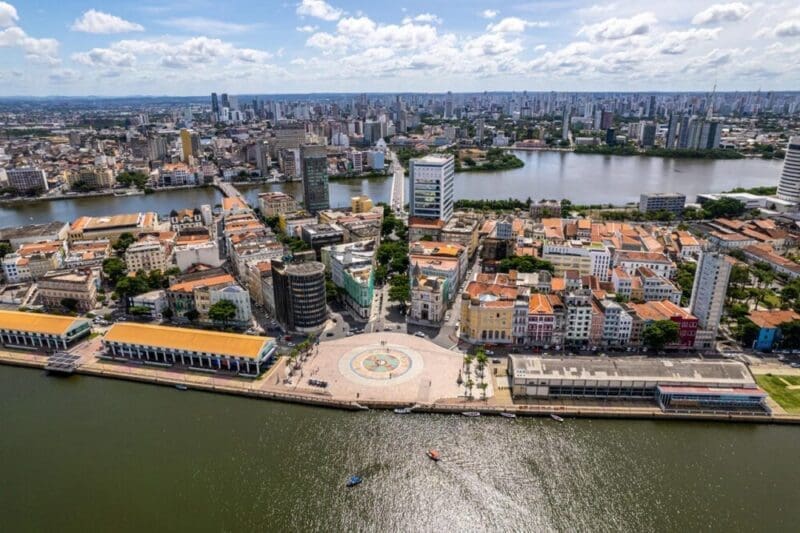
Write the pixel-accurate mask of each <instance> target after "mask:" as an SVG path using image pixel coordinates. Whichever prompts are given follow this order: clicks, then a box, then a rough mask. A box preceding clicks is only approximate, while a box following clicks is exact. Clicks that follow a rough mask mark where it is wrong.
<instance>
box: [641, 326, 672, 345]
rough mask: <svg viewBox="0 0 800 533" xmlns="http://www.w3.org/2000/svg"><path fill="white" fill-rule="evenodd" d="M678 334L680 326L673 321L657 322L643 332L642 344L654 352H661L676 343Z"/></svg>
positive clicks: (646, 327)
mask: <svg viewBox="0 0 800 533" xmlns="http://www.w3.org/2000/svg"><path fill="white" fill-rule="evenodd" d="M678 333H679V330H678V324H677V323H675V322H673V321H672V320H656V321H654V322H650V323H649V324H648V325H647V326H645V328H644V330H642V342H644V344H645V345H646V346H647V347H649V348H652V349H653V350H661V349H663V348H664V346H666V345H667V344H672V343H673V342H676V341H677V340H678V338H679V335H678Z"/></svg>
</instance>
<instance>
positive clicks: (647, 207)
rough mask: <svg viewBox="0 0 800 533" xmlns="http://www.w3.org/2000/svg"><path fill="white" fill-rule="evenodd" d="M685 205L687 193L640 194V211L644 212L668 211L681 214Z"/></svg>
mask: <svg viewBox="0 0 800 533" xmlns="http://www.w3.org/2000/svg"><path fill="white" fill-rule="evenodd" d="M685 205H686V195H685V194H680V193H677V192H656V193H643V194H642V195H641V196H639V211H641V212H643V213H649V212H652V211H668V212H670V213H674V214H675V215H680V214H681V213H683V207H684V206H685Z"/></svg>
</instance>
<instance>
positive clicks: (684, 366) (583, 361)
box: [509, 354, 755, 387]
mask: <svg viewBox="0 0 800 533" xmlns="http://www.w3.org/2000/svg"><path fill="white" fill-rule="evenodd" d="M509 357H510V358H511V362H512V365H513V366H512V368H513V369H514V378H522V379H526V378H527V379H536V378H551V379H565V380H571V379H575V380H580V379H603V380H613V381H634V380H636V381H641V380H646V381H657V382H659V383H674V384H684V385H706V386H709V385H716V386H720V385H729V386H738V387H754V386H755V382H754V381H753V378H752V376H751V375H750V372H749V371H748V370H747V367H745V366H744V365H743V364H742V363H739V362H738V361H700V360H694V359H691V360H688V359H683V360H682V359H632V358H606V357H604V358H596V359H595V358H583V357H570V358H542V357H531V356H523V355H515V354H511V355H510V356H509Z"/></svg>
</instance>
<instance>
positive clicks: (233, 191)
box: [214, 177, 244, 199]
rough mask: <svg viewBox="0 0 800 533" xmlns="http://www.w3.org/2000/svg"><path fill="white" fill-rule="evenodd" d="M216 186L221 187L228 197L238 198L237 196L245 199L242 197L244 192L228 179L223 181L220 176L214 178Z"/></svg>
mask: <svg viewBox="0 0 800 533" xmlns="http://www.w3.org/2000/svg"><path fill="white" fill-rule="evenodd" d="M214 187H216V188H217V189H219V191H220V192H221V193H222V194H223V195H224V196H225V197H226V198H236V197H237V196H238V197H240V198H242V199H244V198H243V197H242V193H240V192H239V190H238V189H237V188H236V187H234V186H233V184H231V183H228V182H227V181H222V180H220V179H219V177H215V178H214Z"/></svg>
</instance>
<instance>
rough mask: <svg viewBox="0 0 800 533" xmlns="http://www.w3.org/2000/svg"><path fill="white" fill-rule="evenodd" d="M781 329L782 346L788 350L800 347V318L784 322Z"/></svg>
mask: <svg viewBox="0 0 800 533" xmlns="http://www.w3.org/2000/svg"><path fill="white" fill-rule="evenodd" d="M778 328H780V330H781V347H782V348H785V349H788V350H797V349H800V320H792V321H790V322H784V323H783V324H781V325H780V326H778Z"/></svg>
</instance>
